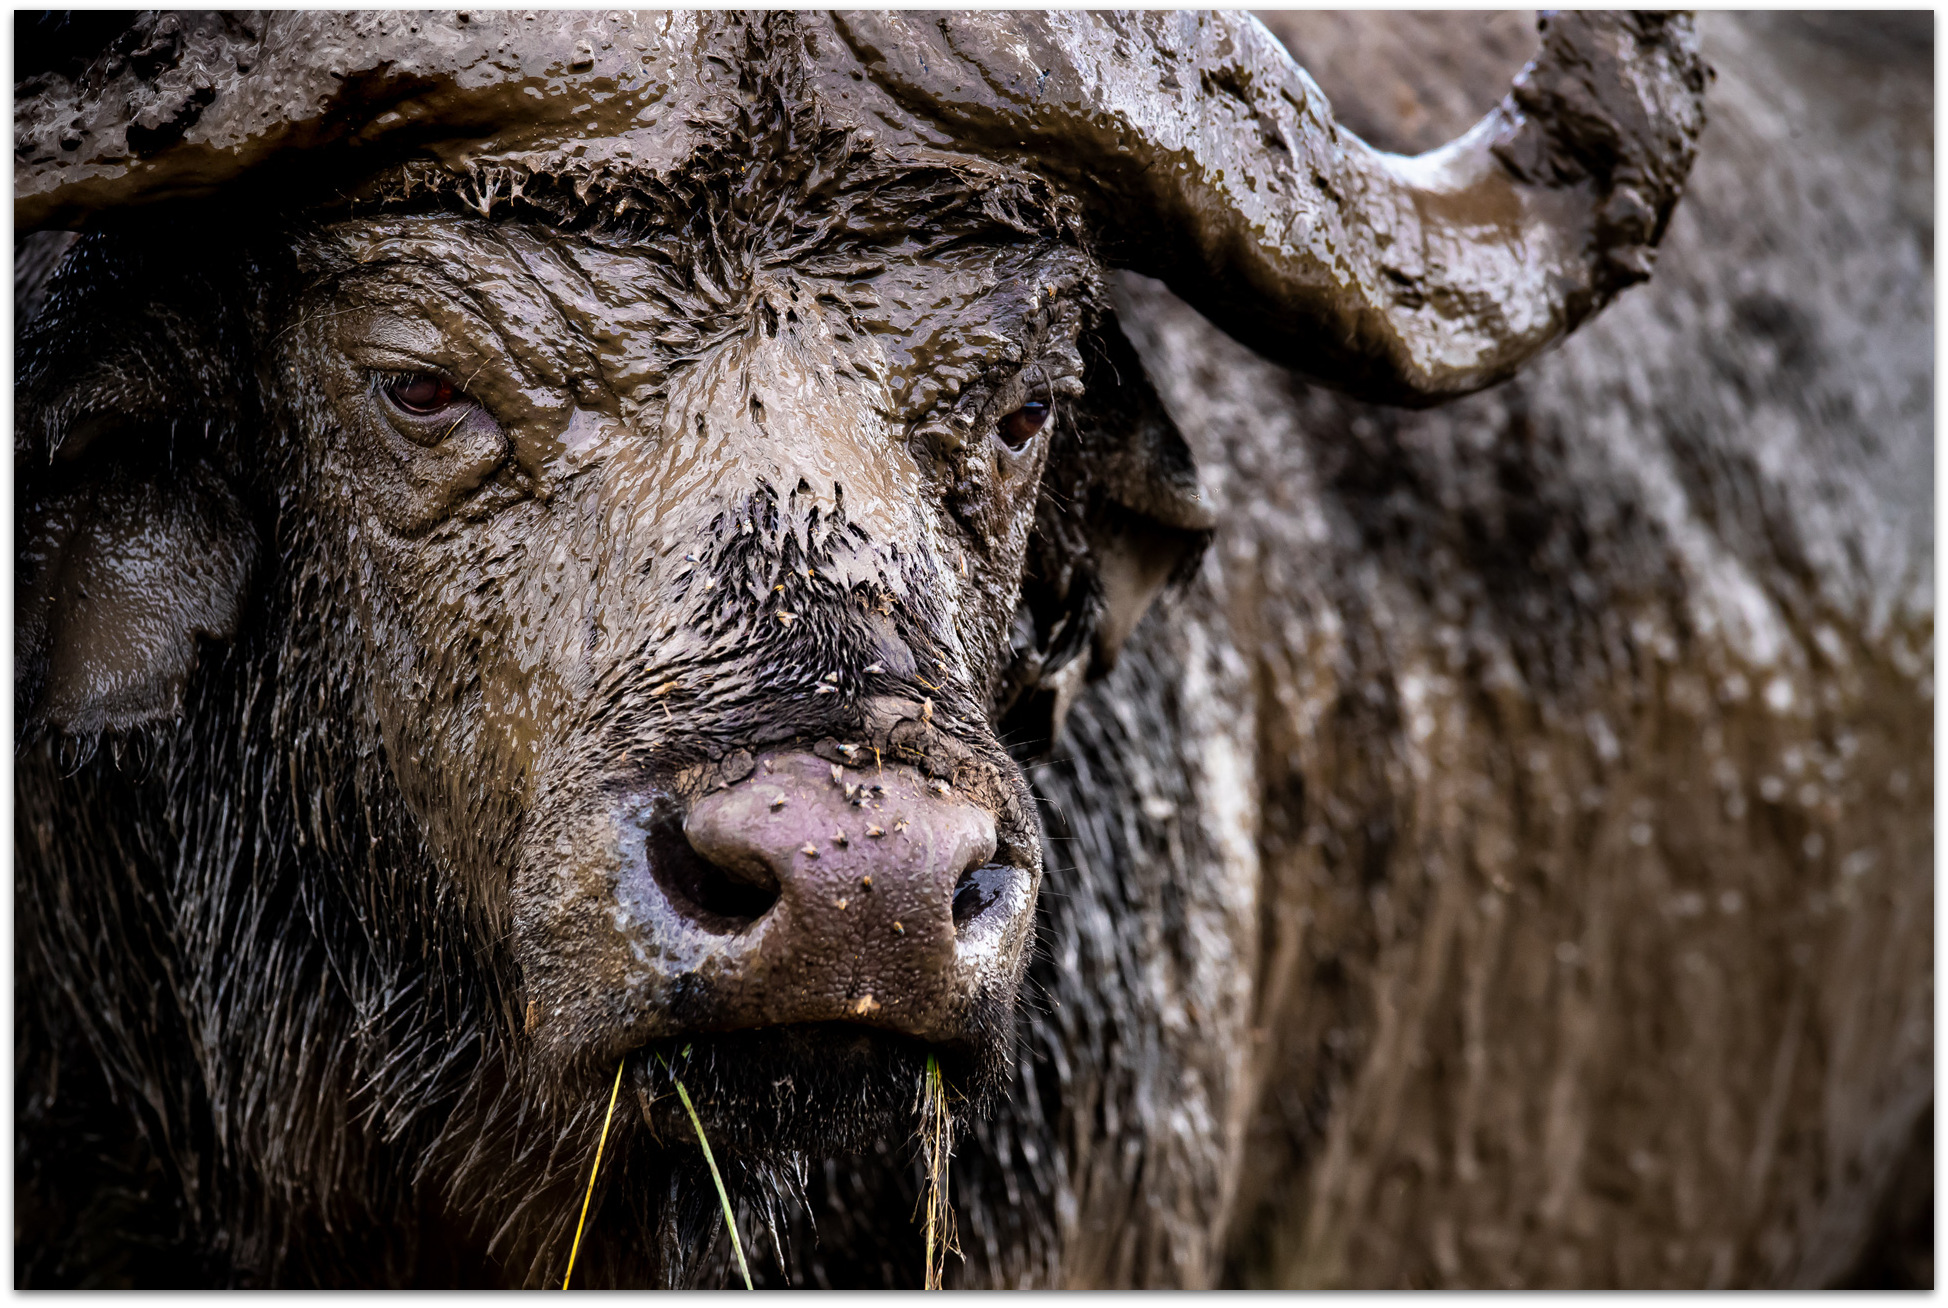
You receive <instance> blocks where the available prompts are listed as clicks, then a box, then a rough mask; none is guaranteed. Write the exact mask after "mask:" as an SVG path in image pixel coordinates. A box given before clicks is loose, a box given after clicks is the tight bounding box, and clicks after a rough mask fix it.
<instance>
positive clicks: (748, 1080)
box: [627, 1022, 991, 1157]
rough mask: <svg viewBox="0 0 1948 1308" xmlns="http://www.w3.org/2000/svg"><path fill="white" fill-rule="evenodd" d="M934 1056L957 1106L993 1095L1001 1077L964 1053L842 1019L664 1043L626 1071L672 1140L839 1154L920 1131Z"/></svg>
mask: <svg viewBox="0 0 1948 1308" xmlns="http://www.w3.org/2000/svg"><path fill="white" fill-rule="evenodd" d="M929 1057H932V1058H934V1059H936V1060H937V1061H938V1062H939V1065H940V1069H941V1072H942V1075H943V1076H944V1077H945V1079H946V1081H947V1084H948V1086H949V1087H950V1101H951V1102H954V1103H956V1105H957V1106H963V1105H967V1106H972V1105H977V1104H978V1102H979V1101H981V1100H983V1099H985V1098H986V1096H987V1093H988V1091H989V1087H988V1086H987V1085H986V1084H985V1083H986V1082H988V1081H989V1080H991V1077H989V1076H988V1075H984V1074H983V1069H982V1068H981V1067H980V1060H977V1059H976V1058H974V1057H972V1056H971V1055H970V1053H969V1052H968V1051H966V1050H963V1049H959V1048H956V1047H952V1046H941V1045H936V1044H930V1043H928V1042H926V1041H923V1040H919V1039H916V1038H914V1037H912V1036H907V1035H901V1034H898V1033H894V1032H888V1031H882V1030H874V1029H870V1028H867V1027H863V1026H854V1025H851V1024H848V1023H840V1022H819V1023H806V1024H800V1025H793V1026H777V1027H764V1028H759V1029H756V1030H747V1031H732V1032H724V1033H713V1034H708V1035H697V1036H685V1037H675V1038H671V1039H667V1040H657V1041H654V1042H652V1043H650V1044H648V1045H646V1046H644V1047H643V1048H641V1049H639V1050H637V1051H636V1052H635V1053H633V1054H631V1055H630V1056H629V1058H628V1062H627V1068H628V1071H627V1076H628V1079H629V1082H630V1085H631V1087H632V1088H633V1089H634V1091H635V1094H636V1102H637V1106H638V1108H639V1110H640V1111H641V1113H642V1118H643V1123H644V1125H645V1126H647V1127H648V1128H649V1131H650V1134H651V1135H652V1136H654V1137H655V1138H656V1139H657V1140H658V1142H660V1143H662V1144H681V1143H694V1142H695V1140H696V1135H697V1127H696V1125H695V1124H694V1123H692V1121H691V1119H690V1113H689V1110H688V1109H686V1108H685V1107H684V1104H683V1100H682V1096H680V1095H679V1094H678V1093H677V1085H678V1083H679V1082H680V1083H681V1084H682V1086H683V1089H684V1091H685V1092H686V1093H687V1094H688V1095H689V1099H690V1103H691V1105H692V1106H693V1107H694V1108H695V1109H696V1113H697V1117H698V1119H699V1120H700V1121H701V1122H702V1125H703V1130H704V1134H705V1135H706V1136H707V1137H708V1139H709V1141H710V1146H711V1149H712V1150H713V1151H717V1150H722V1151H728V1152H735V1153H739V1154H745V1155H778V1154H786V1153H796V1154H807V1153H809V1154H814V1155H817V1156H821V1157H836V1156H841V1155H846V1154H856V1153H859V1152H862V1151H864V1150H866V1149H869V1148H871V1147H872V1145H873V1144H874V1143H875V1142H877V1141H880V1140H890V1139H898V1138H902V1137H904V1136H907V1135H910V1134H912V1132H913V1130H914V1129H915V1126H916V1124H917V1121H918V1118H917V1115H916V1114H917V1104H918V1099H919V1089H920V1082H921V1078H922V1076H923V1075H924V1074H925V1071H926V1065H927V1060H928V1058H929Z"/></svg>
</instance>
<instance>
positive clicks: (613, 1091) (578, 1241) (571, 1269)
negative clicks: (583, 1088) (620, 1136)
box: [561, 1063, 622, 1290]
mask: <svg viewBox="0 0 1948 1308" xmlns="http://www.w3.org/2000/svg"><path fill="white" fill-rule="evenodd" d="M621 1090H622V1064H621V1063H617V1064H616V1083H615V1085H614V1086H612V1087H611V1088H610V1090H609V1111H608V1112H607V1113H605V1114H603V1116H602V1135H601V1137H600V1138H599V1139H597V1140H596V1142H595V1166H593V1167H591V1168H589V1169H588V1192H587V1193H586V1194H584V1195H583V1196H582V1215H581V1218H580V1219H579V1220H578V1221H576V1223H575V1243H574V1244H572V1245H570V1246H569V1249H568V1275H567V1276H564V1277H562V1278H561V1288H562V1289H564V1290H566V1289H567V1288H568V1281H569V1278H570V1277H572V1276H574V1275H575V1255H576V1254H578V1253H580V1252H581V1251H582V1228H583V1227H584V1226H586V1225H588V1203H589V1200H591V1199H593V1198H594V1197H595V1177H596V1174H597V1173H598V1172H600V1171H601V1170H602V1146H603V1145H605V1144H607V1143H609V1123H610V1122H611V1121H613V1120H615V1115H616V1095H617V1094H618V1093H620V1092H621Z"/></svg>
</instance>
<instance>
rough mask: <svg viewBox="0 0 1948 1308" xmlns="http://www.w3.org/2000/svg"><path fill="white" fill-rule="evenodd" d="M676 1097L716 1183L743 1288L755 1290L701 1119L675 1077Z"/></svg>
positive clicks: (726, 1194) (728, 1197)
mask: <svg viewBox="0 0 1948 1308" xmlns="http://www.w3.org/2000/svg"><path fill="white" fill-rule="evenodd" d="M670 1080H672V1081H674V1082H676V1097H677V1098H678V1099H681V1100H682V1101H683V1111H684V1112H686V1113H688V1114H690V1125H691V1126H694V1127H696V1128H697V1143H698V1144H700V1145H702V1146H703V1160H704V1161H705V1162H706V1163H709V1164H710V1179H711V1180H713V1181H715V1182H716V1183H717V1198H718V1200H719V1202H721V1203H722V1204H723V1205H724V1225H725V1226H727V1227H729V1228H730V1237H731V1249H732V1251H733V1252H735V1253H736V1254H737V1270H738V1271H740V1272H742V1273H744V1288H745V1289H747V1290H750V1289H755V1288H756V1287H754V1286H753V1285H752V1284H751V1268H750V1264H748V1263H746V1262H745V1261H744V1244H743V1242H742V1241H741V1240H739V1239H738V1238H737V1215H736V1214H735V1213H733V1212H732V1211H731V1201H730V1191H728V1190H726V1189H724V1177H723V1174H722V1173H721V1172H719V1171H718V1170H717V1159H716V1158H715V1157H714V1156H713V1155H712V1154H711V1152H710V1141H709V1140H708V1139H706V1138H705V1136H704V1133H703V1119H702V1118H700V1117H698V1116H697V1110H696V1106H695V1105H693V1104H692V1103H691V1102H690V1092H689V1091H688V1090H685V1089H684V1088H683V1082H681V1081H678V1080H677V1078H676V1077H675V1076H671V1077H670Z"/></svg>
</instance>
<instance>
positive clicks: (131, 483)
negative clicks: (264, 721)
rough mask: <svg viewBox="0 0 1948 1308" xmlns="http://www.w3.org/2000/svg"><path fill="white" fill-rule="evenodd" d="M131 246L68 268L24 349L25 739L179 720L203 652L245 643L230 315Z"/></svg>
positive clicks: (93, 242) (251, 548) (19, 440)
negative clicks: (231, 467) (205, 643)
mask: <svg viewBox="0 0 1948 1308" xmlns="http://www.w3.org/2000/svg"><path fill="white" fill-rule="evenodd" d="M115 244H123V243H120V242H108V241H107V240H106V238H99V237H91V238H87V239H84V240H83V241H82V242H80V243H79V245H77V246H76V248H75V250H74V252H73V253H72V254H70V255H69V256H68V257H67V258H66V259H64V260H63V261H62V264H61V267H60V268H58V269H57V270H56V271H55V272H54V273H53V274H52V276H51V277H50V278H49V284H48V287H47V294H46V296H45V300H44V303H43V304H42V306H41V307H40V311H39V312H38V313H37V314H36V315H35V317H34V320H33V321H32V322H31V323H29V324H28V325H27V327H26V330H25V331H24V332H23V334H22V336H21V339H20V343H19V346H18V350H17V353H16V363H17V367H18V375H19V379H20V381H19V387H18V391H17V397H18V401H19V404H18V409H17V411H16V414H15V429H14V431H15V438H14V474H15V477H14V480H15V486H16V488H17V495H18V501H17V502H18V505H19V511H18V516H17V517H16V519H15V524H14V580H15V593H14V717H15V722H16V724H17V728H16V729H17V731H18V732H19V733H20V735H21V737H22V738H25V737H26V736H28V735H30V734H33V733H36V732H39V731H43V730H47V731H53V732H56V733H59V734H63V735H74V736H89V735H95V734H98V733H101V732H123V731H128V730H130V729H132V728H137V727H141V726H143V725H145V724H148V723H153V722H158V721H162V720H166V719H168V718H172V717H174V716H176V715H177V714H178V713H179V712H180V711H181V708H182V701H183V694H184V691H185V689H186V688H187V686H188V684H189V679H190V674H191V672H192V671H193V670H194V668H195V665H196V658H197V652H198V642H199V641H200V640H203V639H211V640H228V639H230V638H232V637H234V636H235V635H236V633H237V629H238V621H239V616H240V614H241V611H242V607H243V603H244V598H245V595H246V591H247V587H248V583H249V578H250V573H251V569H252V565H253V563H254V560H255V557H256V553H257V537H256V533H255V530H254V528H253V526H252V524H251V522H250V520H249V516H248V515H247V514H246V512H245V511H244V508H243V505H242V502H241V500H240V499H239V497H238V495H237V493H236V490H235V488H234V478H233V477H232V476H230V475H227V472H226V470H225V469H224V467H223V465H224V464H225V463H226V462H227V460H226V459H225V458H224V456H223V449H224V448H225V447H231V448H234V442H233V441H230V440H226V439H225V433H227V432H233V431H234V428H235V425H236V420H237V418H238V417H239V406H238V401H237V396H238V395H239V394H240V393H241V392H240V391H239V389H238V387H237V382H238V381H239V380H240V378H239V370H238V368H236V367H235V366H233V365H234V362H235V360H234V357H226V356H231V355H233V353H234V352H232V351H227V350H226V349H225V348H224V346H225V340H224V338H225V337H226V336H227V335H229V333H227V332H226V331H225V330H224V329H223V318H224V316H225V315H224V314H223V313H222V306H221V305H219V304H216V303H213V302H212V300H213V298H214V292H213V290H212V288H211V287H210V286H209V285H208V284H207V283H202V282H198V281H195V280H194V279H185V278H184V277H182V276H181V275H179V274H176V273H164V274H163V275H161V276H159V277H158V276H154V275H150V274H152V273H153V272H154V271H155V268H154V267H153V266H152V264H153V262H154V261H152V260H149V259H145V258H144V256H143V253H142V251H140V250H139V249H123V250H120V251H117V250H115V249H113V248H104V247H105V246H111V245H115ZM17 253H18V252H17ZM163 253H165V254H166V253H167V252H166V251H165V252H163ZM179 253H180V252H179ZM178 266H180V264H179V265H178ZM17 272H18V269H17Z"/></svg>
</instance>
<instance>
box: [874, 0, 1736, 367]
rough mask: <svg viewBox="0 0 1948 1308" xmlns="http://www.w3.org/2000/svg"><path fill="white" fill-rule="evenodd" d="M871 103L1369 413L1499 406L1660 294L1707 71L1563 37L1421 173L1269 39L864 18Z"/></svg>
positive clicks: (1618, 45)
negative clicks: (1634, 294) (1459, 401)
mask: <svg viewBox="0 0 1948 1308" xmlns="http://www.w3.org/2000/svg"><path fill="white" fill-rule="evenodd" d="M837 22H838V26H839V29H840V31H841V33H842V35H844V37H845V38H846V39H847V41H848V42H849V43H850V44H851V46H852V48H853V51H854V53H855V54H856V55H857V56H858V57H859V58H860V59H861V60H862V61H863V62H864V63H865V64H866V66H867V68H868V69H869V70H870V72H871V75H872V76H873V78H874V80H875V81H877V82H879V83H880V84H881V85H882V86H884V87H886V89H887V90H888V91H890V92H891V93H892V94H893V95H894V96H895V97H897V98H898V99H899V100H900V101H901V102H902V103H903V105H904V106H905V107H906V108H908V109H909V110H911V111H913V112H916V113H918V114H921V115H923V116H924V117H926V118H929V119H932V120H933V121H935V122H937V123H940V124H942V125H944V126H945V128H946V130H947V131H948V133H949V134H950V135H951V136H953V137H954V138H956V139H957V140H958V141H960V142H962V143H965V144H978V145H979V146H980V147H981V148H983V149H984V150H986V151H987V152H989V153H991V154H994V155H998V156H1007V155H1011V154H1012V155H1014V156H1016V157H1018V158H1024V159H1025V160H1031V161H1032V162H1033V163H1034V165H1035V166H1037V167H1039V168H1041V169H1043V170H1046V171H1048V172H1051V173H1054V174H1056V175H1058V176H1061V177H1064V178H1065V179H1067V180H1069V181H1071V182H1073V183H1076V184H1079V185H1080V186H1082V187H1083V189H1084V190H1085V192H1087V193H1090V194H1093V196H1094V197H1096V199H1097V200H1099V201H1100V202H1101V205H1102V208H1101V225H1102V228H1103V230H1105V232H1106V233H1108V234H1110V236H1111V238H1112V239H1111V248H1110V249H1109V251H1108V253H1109V255H1110V256H1111V258H1112V259H1113V260H1114V261H1115V262H1117V263H1119V264H1121V265H1122V266H1125V267H1129V268H1133V269H1136V270H1138V271H1141V272H1146V273H1151V274H1154V275H1156V276H1159V277H1161V278H1163V279H1164V280H1165V281H1166V282H1168V283H1169V285H1170V286H1171V288H1172V289H1173V290H1175V291H1176V292H1177V293H1178V294H1179V295H1181V296H1183V297H1184V298H1185V299H1186V300H1188V301H1189V302H1190V303H1191V304H1193V305H1195V306H1196V307H1197V308H1198V309H1199V310H1201V311H1202V312H1203V313H1204V314H1205V315H1206V316H1207V317H1209V318H1210V319H1212V320H1213V321H1214V322H1216V323H1217V324H1218V325H1220V326H1222V327H1223V328H1225V329H1226V330H1227V331H1229V332H1230V333H1231V334H1232V335H1234V336H1236V337H1237V338H1238V339H1240V340H1242V341H1244V342H1245V343H1247V344H1249V345H1251V346H1252V347H1254V348H1256V349H1258V350H1259V351H1261V352H1262V353H1264V354H1266V355H1267V356H1268V357H1270V358H1273V359H1276V360H1278V361H1280V362H1282V363H1285V364H1287V365H1289V366H1291V367H1293V368H1296V369H1298V370H1300V371H1302V372H1304V373H1306V374H1308V375H1310V376H1312V377H1315V378H1318V379H1319V380H1321V381H1324V382H1326V383H1328V384H1330V385H1333V386H1336V387H1339V388H1341V389H1344V390H1347V391H1351V392H1353V393H1355V394H1357V395H1359V396H1361V397H1363V398H1367V399H1374V400H1380V401H1385V402H1390V403H1395V404H1410V405H1418V404H1429V403H1433V402H1436V401H1439V400H1442V399H1446V398H1449V397H1452V396H1456V395H1462V394H1466V393H1467V392H1469V391H1473V390H1478V389H1480V388H1481V387H1484V386H1488V385H1492V384H1493V383H1495V382H1497V381H1501V380H1503V379H1504V378H1506V377H1508V376H1509V375H1510V374H1512V373H1513V372H1514V371H1515V370H1516V369H1517V368H1519V367H1520V366H1521V365H1522V364H1523V363H1524V362H1525V361H1526V360H1528V359H1530V358H1531V357H1533V356H1534V355H1535V354H1536V353H1537V352H1538V351H1540V350H1542V349H1543V348H1545V347H1546V346H1548V345H1549V344H1550V343H1551V342H1553V341H1555V340H1557V339H1558V338H1560V337H1561V336H1562V335H1564V334H1565V333H1566V332H1568V331H1570V330H1572V329H1573V328H1574V327H1576V326H1577V324H1578V323H1580V322H1582V321H1583V320H1584V319H1586V318H1588V317H1589V316H1590V315H1591V314H1593V313H1595V312H1596V311H1597V310H1598V309H1600V308H1602V307H1603V305H1604V304H1606V303H1607V302H1608V301H1609V300H1610V298H1611V297H1612V296H1614V295H1615V294H1616V293H1617V292H1618V291H1620V290H1622V289H1623V288H1624V287H1626V286H1629V285H1630V284H1632V283H1634V282H1637V281H1641V280H1643V279H1644V278H1645V277H1647V276H1649V275H1650V263H1651V258H1652V254H1653V247H1654V246H1655V245H1656V243H1657V241H1658V239H1659V238H1660V237H1661V236H1662V234H1663V230H1664V224H1665V222H1666V220H1667V219H1668V217H1669V216H1670V212H1671V208H1672V206H1673V205H1674V204H1676V202H1677V198H1678V194H1679V192H1680V190H1681V189H1682V186H1683V182H1684V178H1685V175H1686V174H1687V173H1688V172H1689V171H1690V167H1691V161H1692V158H1693V156H1694V155H1695V154H1696V150H1697V138H1698V133H1699V132H1700V131H1701V130H1702V128H1703V125H1704V108H1703V93H1704V87H1705V82H1706V79H1707V77H1708V76H1709V71H1708V69H1707V67H1706V65H1705V63H1704V61H1703V59H1702V58H1701V57H1700V55H1699V52H1698V41H1697V35H1696V32H1695V30H1694V26H1693V24H1692V21H1691V19H1690V18H1689V16H1687V15H1682V14H1676V15H1660V14H1644V13H1628V14H1616V13H1588V12H1577V13H1563V14H1555V15H1547V16H1545V17H1544V18H1543V19H1542V23H1541V28H1542V48H1541V51H1540V53H1539V54H1538V56H1537V58H1536V59H1535V61H1534V62H1533V63H1531V64H1530V65H1529V66H1528V67H1527V68H1526V69H1524V70H1523V71H1522V73H1521V74H1520V75H1519V76H1518V77H1517V78H1516V80H1515V85H1514V88H1513V89H1512V90H1511V91H1510V93H1509V95H1508V96H1507V98H1505V99H1504V100H1503V101H1502V103H1501V104H1500V105H1499V106H1497V107H1496V108H1495V109H1494V111H1493V112H1491V113H1490V114H1489V115H1488V116H1487V117H1486V118H1484V119H1482V120H1481V121H1480V122H1479V123H1477V124H1476V125H1475V127H1474V128H1473V129H1472V130H1470V131H1469V132H1468V133H1466V134H1465V135H1463V136H1461V137H1460V138H1459V139H1457V140H1455V141H1453V142H1451V143H1449V144H1448V145H1446V146H1443V147H1442V148H1440V149H1438V150H1433V151H1430V152H1429V153H1427V154H1423V155H1419V156H1416V157H1413V158H1407V157H1404V156H1400V155H1392V154H1386V153H1383V152H1381V151H1378V150H1375V149H1373V148H1372V147H1371V146H1368V145H1367V144H1366V143H1365V142H1363V141H1361V140H1360V139H1359V138H1358V137H1356V136H1354V135H1353V134H1352V133H1350V132H1348V131H1346V130H1345V129H1344V128H1341V127H1340V126H1338V124H1336V123H1335V122H1334V121H1333V118H1332V114H1331V109H1330V107H1329V106H1328V105H1327V103H1326V99H1325V96H1324V95H1323V94H1322V93H1321V92H1320V90H1319V88H1318V86H1317V85H1316V84H1315V83H1314V82H1313V81H1312V79H1311V78H1310V77H1308V76H1307V75H1306V74H1305V72H1304V71H1303V70H1302V69H1300V68H1299V67H1297V66H1296V65H1295V64H1294V63H1293V62H1292V60H1291V59H1290V58H1289V57H1288V56H1287V55H1286V53H1285V51H1284V49H1283V48H1282V47H1281V46H1280V45H1279V43H1278V41H1277V39H1276V38H1274V37H1273V36H1272V35H1271V33H1270V32H1268V31H1266V30H1265V28H1264V27H1263V26H1262V25H1261V24H1259V23H1258V22H1257V20H1255V19H1252V18H1249V17H1246V16H1243V15H1237V14H1224V13H1216V14H1189V13H1170V12H1161V11H1153V12H1143V13H1138V14H1123V15H1116V14H1091V13H1079V12H1060V11H1051V12H1032V13H1003V12H988V13H952V12H928V13H909V14H897V13H878V12H875V13H859V14H846V15H843V16H840V17H839V18H838V19H837Z"/></svg>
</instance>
